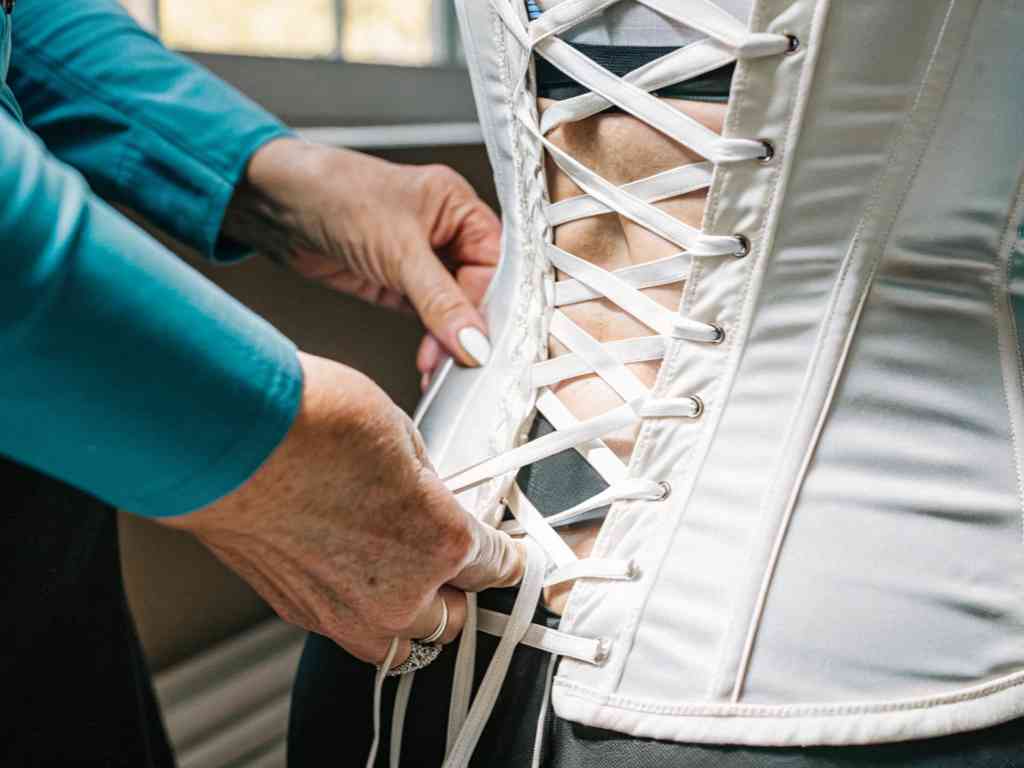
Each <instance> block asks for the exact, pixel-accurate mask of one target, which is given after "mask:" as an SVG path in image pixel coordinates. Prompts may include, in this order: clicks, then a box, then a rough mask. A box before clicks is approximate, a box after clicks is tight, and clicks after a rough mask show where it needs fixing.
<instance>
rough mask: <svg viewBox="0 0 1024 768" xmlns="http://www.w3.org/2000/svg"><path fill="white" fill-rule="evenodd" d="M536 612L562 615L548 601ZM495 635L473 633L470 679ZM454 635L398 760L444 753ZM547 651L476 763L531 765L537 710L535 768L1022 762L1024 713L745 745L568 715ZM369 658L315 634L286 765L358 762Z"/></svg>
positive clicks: (412, 703) (383, 759)
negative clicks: (855, 740) (793, 743)
mask: <svg viewBox="0 0 1024 768" xmlns="http://www.w3.org/2000/svg"><path fill="white" fill-rule="evenodd" d="M513 600H514V590H491V591H489V592H485V593H482V594H481V595H480V603H481V605H482V606H483V605H486V607H488V608H490V609H492V610H500V611H502V612H504V613H509V612H510V611H511V603H512V601H513ZM534 621H536V622H537V623H541V624H544V623H546V624H548V625H549V626H550V625H552V624H553V623H554V624H557V621H552V616H551V615H550V613H548V612H547V611H546V610H545V609H544V608H543V607H539V608H538V610H537V614H536V616H535V617H534ZM496 647H497V638H493V637H490V636H489V635H484V634H480V635H478V640H477V664H476V682H477V684H479V682H480V680H481V678H482V677H483V674H484V672H485V671H486V669H487V663H488V662H489V661H490V658H491V656H492V654H493V653H494V650H495V648H496ZM455 651H456V645H451V646H448V647H447V648H445V650H444V652H443V653H442V654H441V656H440V657H439V658H438V659H437V661H435V662H434V663H433V664H431V665H430V666H429V667H427V668H426V669H424V670H422V671H420V672H418V673H417V674H416V681H415V684H414V685H413V689H412V697H411V698H410V700H409V708H408V712H407V714H406V719H405V731H404V738H403V740H402V768H439V766H440V765H441V764H442V762H443V761H444V742H445V733H446V730H447V722H448V701H449V696H450V693H451V680H452V675H453V673H454V662H455ZM549 658H550V657H549V656H548V655H547V654H545V653H542V652H541V651H538V650H535V649H533V648H528V647H526V646H519V647H518V648H517V649H516V652H515V655H514V656H513V660H512V666H511V668H510V669H509V674H508V676H507V677H506V679H505V683H504V685H503V686H502V689H501V692H500V694H499V695H498V700H497V704H496V706H495V707H494V711H493V713H492V714H491V718H490V720H489V721H488V723H487V726H486V728H485V729H484V732H483V735H482V736H481V739H480V743H479V745H478V747H477V749H476V752H475V753H474V755H473V760H472V766H473V768H530V766H531V765H532V760H533V753H534V744H535V742H536V735H537V727H538V722H539V720H540V718H541V717H543V725H542V733H543V736H542V748H541V759H540V765H541V766H542V768H1024V719H1019V720H1013V721H1010V722H1007V723H1003V724H1002V725H997V726H994V727H992V728H986V729H984V730H979V731H971V732H968V733H961V734H957V735H954V736H944V737H941V738H936V739H921V740H917V741H907V742H900V743H894V744H878V745H873V746H853V747H805V748H797V747H787V748H776V747H741V746H714V745H705V744H679V743H676V742H666V741H655V740H653V739H639V738H635V737H633V736H627V735H624V734H621V733H615V732H612V731H605V730H601V729H599V728H590V727H587V726H582V725H578V724H576V723H571V722H569V721H567V720H563V719H561V718H559V717H557V716H556V715H555V713H554V710H553V709H552V708H551V705H550V703H549V704H548V705H547V706H546V707H544V710H543V712H542V709H541V708H542V705H543V704H544V686H545V681H546V674H547V665H548V659H549ZM395 688H396V683H395V682H394V681H393V680H389V681H388V682H387V685H386V686H385V695H384V697H383V709H382V712H381V715H382V717H381V722H382V725H383V727H382V729H381V735H382V743H381V747H380V750H379V751H378V753H377V763H376V766H375V768H387V766H388V754H389V745H390V731H391V712H392V706H393V704H394V696H395ZM372 690H373V668H372V667H371V666H370V665H369V664H364V663H363V662H360V661H358V660H357V659H355V658H353V657H352V656H349V655H348V654H347V653H345V652H344V651H343V650H341V649H340V648H339V647H338V646H337V645H335V644H334V643H332V642H331V641H329V640H327V639H325V638H323V637H320V636H318V635H310V636H309V639H308V641H307V642H306V648H305V651H304V652H303V656H302V662H301V663H300V665H299V676H298V679H297V680H296V683H295V690H294V693H293V696H292V711H291V726H290V728H289V736H288V765H289V768H322V766H324V765H336V766H356V767H357V768H361V766H363V765H364V763H365V761H366V756H367V754H368V751H369V748H370V740H371V737H372V733H373V730H372V729H373V723H372V719H371V717H372V710H371V701H370V696H371V692H372Z"/></svg>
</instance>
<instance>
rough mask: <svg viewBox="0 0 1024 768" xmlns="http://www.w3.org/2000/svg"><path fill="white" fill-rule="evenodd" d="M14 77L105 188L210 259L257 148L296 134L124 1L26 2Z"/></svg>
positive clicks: (16, 18) (227, 249)
mask: <svg viewBox="0 0 1024 768" xmlns="http://www.w3.org/2000/svg"><path fill="white" fill-rule="evenodd" d="M13 35H14V40H13V42H14V45H13V51H14V54H13V57H12V59H11V71H10V74H9V78H8V84H9V85H10V88H11V90H12V91H13V92H14V95H15V97H16V98H17V100H18V101H19V102H20V104H21V108H22V112H23V114H24V119H25V122H26V123H27V124H28V126H29V128H31V129H32V131H33V132H35V133H36V134H37V135H38V136H39V137H40V138H42V140H43V141H44V142H45V144H46V146H47V147H48V148H49V150H50V151H51V152H52V153H53V154H54V155H56V156H57V157H58V158H59V159H61V160H62V161H64V162H65V163H67V164H68V165H70V166H72V167H74V168H76V169H77V170H78V171H80V172H81V173H82V175H83V176H85V178H86V180H87V181H88V182H89V184H90V185H91V186H92V188H93V190H95V191H96V193H97V194H99V195H100V196H101V197H103V198H104V199H106V200H110V201H114V202H117V203H121V204H124V205H126V206H128V207H129V208H131V209H132V210H134V211H136V212H137V213H140V214H142V216H144V217H145V218H146V219H148V220H149V221H151V222H153V223H155V224H157V225H158V226H159V227H160V228H162V229H163V230H164V231H166V232H168V233H170V234H171V235H173V236H174V237H176V238H177V239H179V240H180V241H182V242H184V243H187V244H189V245H191V246H192V247H194V248H196V249H198V250H199V251H200V252H201V253H203V254H205V255H206V256H208V257H211V258H215V259H218V260H221V261H227V260H231V259H234V258H237V257H238V256H240V255H242V254H243V253H244V249H242V248H241V247H239V246H236V245H233V244H231V243H227V242H223V241H221V240H219V233H220V230H221V223H222V221H223V218H224V212H225V210H226V208H227V205H228V203H229V201H230V199H231V195H232V192H233V190H234V188H235V186H236V184H237V182H238V180H239V178H240V177H241V175H242V174H243V172H244V170H245V166H246V163H247V162H248V160H249V158H250V157H251V156H252V153H253V152H254V151H255V150H256V149H258V148H259V147H260V146H261V145H262V144H264V143H265V142H267V141H269V140H270V139H273V138H275V137H279V136H282V135H286V134H287V133H288V131H287V129H286V128H285V127H284V126H283V125H281V123H280V122H278V121H277V120H276V119H274V118H273V117H272V116H270V115H269V114H268V113H267V112H266V111H265V110H263V109H262V108H260V107H258V106H257V105H255V104H254V103H253V102H251V101H250V100H249V99H247V98H246V97H244V96H243V95H242V94H240V93H239V92H238V91H236V90H235V89H234V88H232V87H231V86H229V85H227V84H226V83H224V82H223V81H221V80H219V79H218V78H216V77H214V76H213V75H212V74H210V73H209V72H207V71H206V70H204V69H203V68H202V67H200V66H199V65H197V64H196V63H194V62H192V61H190V60H188V59H186V58H184V57H183V56H180V55H178V54H175V53H172V52H170V51H168V50H167V49H166V48H164V47H163V45H162V44H161V43H160V42H159V41H158V40H156V39H155V38H154V37H153V36H152V35H150V34H149V33H147V32H146V31H144V30H143V29H141V28H140V27H139V26H138V25H137V24H136V23H135V22H134V20H133V19H132V18H131V17H130V16H129V15H128V14H127V13H126V12H125V11H124V10H122V8H121V6H120V5H119V4H118V2H117V0H74V2H59V3H55V2H53V0H18V3H17V5H16V6H15V10H14V15H13Z"/></svg>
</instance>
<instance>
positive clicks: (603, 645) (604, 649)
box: [594, 637, 612, 665]
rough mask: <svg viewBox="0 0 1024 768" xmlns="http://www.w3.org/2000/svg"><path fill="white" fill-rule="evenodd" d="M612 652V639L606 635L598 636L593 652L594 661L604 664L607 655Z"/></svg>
mask: <svg viewBox="0 0 1024 768" xmlns="http://www.w3.org/2000/svg"><path fill="white" fill-rule="evenodd" d="M611 652H612V641H611V640H609V639H608V638H607V637H601V638H598V641H597V650H596V651H595V652H594V663H595V664H597V665H601V664H604V663H605V662H606V661H608V657H609V656H610V655H611Z"/></svg>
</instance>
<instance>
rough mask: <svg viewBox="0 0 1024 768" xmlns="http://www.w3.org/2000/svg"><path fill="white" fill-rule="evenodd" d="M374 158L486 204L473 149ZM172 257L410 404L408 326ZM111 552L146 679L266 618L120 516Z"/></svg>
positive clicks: (413, 329)
mask: <svg viewBox="0 0 1024 768" xmlns="http://www.w3.org/2000/svg"><path fill="white" fill-rule="evenodd" d="M379 154H380V156H382V157H386V158H388V159H391V160H395V161H397V162H408V163H426V162H439V163H445V164H447V165H451V166H452V167H454V168H455V169H456V170H458V171H459V172H460V173H462V174H463V175H465V176H466V177H467V178H469V180H470V181H471V182H472V183H473V184H474V186H475V187H476V188H477V190H479V191H480V192H481V196H482V197H484V199H486V200H488V201H489V202H491V204H492V205H493V204H494V191H493V182H492V180H491V174H490V169H489V167H488V165H487V159H486V155H485V153H484V149H483V147H445V148H442V149H438V150H429V149H417V150H395V151H389V152H387V153H379ZM381 215H385V216H386V215H387V212H386V211H382V212H381ZM175 250H176V251H178V252H179V253H182V254H183V256H184V258H185V259H186V260H187V261H189V263H191V264H193V265H194V266H195V267H196V268H197V269H199V271H201V272H202V273H203V274H205V275H206V276H208V277H209V278H210V279H212V280H213V281H214V282H216V283H217V284H218V285H220V286H221V287H222V288H224V289H225V290H226V291H228V292H229V293H231V294H232V295H233V296H235V297H236V298H238V299H239V300H240V301H242V302H243V303H245V304H247V305H248V306H250V307H252V308H253V309H254V310H255V311H256V312H258V313H259V314H261V315H263V316H264V317H266V318H267V319H268V320H270V322H272V323H273V324H274V325H275V326H277V327H278V328H279V329H280V330H281V331H282V332H283V333H284V334H286V335H287V336H289V337H290V338H291V339H293V340H294V341H295V343H296V344H297V345H298V346H299V347H300V348H301V349H303V350H304V351H307V352H310V353H312V354H316V355H321V356H324V357H329V358H332V359H334V360H338V361H340V362H342V363H345V364H346V365H350V366H352V367H354V368H357V369H359V370H361V371H363V372H364V373H366V374H367V375H369V376H370V377H372V378H373V379H374V380H375V381H377V382H378V383H379V384H380V385H381V386H382V387H383V388H384V389H385V390H386V391H387V392H388V393H389V394H390V395H391V397H392V398H394V400H395V401H396V402H397V403H398V404H399V405H400V406H402V407H403V408H405V409H406V410H408V411H411V410H412V409H413V408H414V407H415V405H416V400H417V398H418V397H419V387H418V375H417V373H416V369H415V354H416V347H417V345H418V344H419V340H420V337H421V336H422V329H421V327H420V325H419V323H418V322H416V320H414V319H413V318H411V317H407V316H403V315H399V314H396V313H393V312H388V311H385V310H381V309H377V308H374V307H370V306H368V305H366V304H363V303H361V302H359V301H357V300H354V299H351V298H349V297H347V296H341V295H339V294H337V293H334V292H332V291H330V290H328V289H326V288H323V287H321V286H317V285H313V284H310V283H308V282H306V281H304V280H302V279H301V278H298V277H296V276H295V275H293V274H292V273H291V272H289V271H288V270H287V269H284V268H282V267H279V266H277V265H276V264H273V263H271V262H270V261H269V260H268V259H266V258H263V257H260V256H258V255H257V256H254V257H253V258H251V259H249V260H248V261H247V262H245V263H243V264H240V265H236V266H233V267H213V266H211V265H209V264H207V263H205V262H203V261H201V260H199V259H198V258H197V257H195V256H194V255H192V254H189V253H188V252H187V250H186V249H183V248H181V247H180V246H178V247H175ZM121 552H122V561H123V570H124V575H125V583H126V588H127V591H128V598H129V602H130V604H131V606H132V610H133V613H134V615H135V619H136V623H137V624H138V628H139V633H140V635H141V637H142V642H143V645H144V646H145V648H146V652H147V655H148V657H149V660H150V664H151V666H152V667H153V668H154V670H159V669H162V668H164V667H166V666H168V665H170V664H174V663H175V662H177V661H180V660H182V659H185V658H188V657H189V656H192V655H194V654H195V653H197V652H199V651H201V650H203V649H204V648H207V647H209V646H210V645H211V644H213V643H216V642H219V641H221V640H223V639H225V638H227V637H230V636H232V635H234V634H236V633H237V632H239V631H241V630H242V629H245V628H247V627H250V626H252V625H253V624H254V623H255V622H257V621H259V620H261V619H263V618H265V617H266V616H268V615H269V609H268V608H267V606H266V605H265V604H264V603H263V601H262V600H260V598H259V597H258V596H257V595H256V594H255V593H254V592H253V591H252V590H250V589H249V587H248V586H247V585H246V584H245V583H244V582H242V581H241V580H240V579H239V578H237V577H236V576H234V575H233V574H232V573H231V572H229V571H228V570H227V569H226V568H224V567H223V566H221V565H220V563H219V562H218V561H217V560H216V559H215V558H214V557H213V556H212V555H210V554H209V553H208V552H207V551H206V550H205V549H203V548H202V547H201V546H200V545H199V544H198V543H196V542H195V541H194V540H192V539H191V537H189V536H187V535H185V534H182V533H179V532H175V531H171V530H168V529H165V528H162V527H159V526H157V525H155V524H153V523H150V522H148V521H146V520H142V519H139V518H136V517H133V516H131V515H126V514H122V515H121Z"/></svg>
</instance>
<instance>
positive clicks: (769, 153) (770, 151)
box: [757, 139, 775, 163]
mask: <svg viewBox="0 0 1024 768" xmlns="http://www.w3.org/2000/svg"><path fill="white" fill-rule="evenodd" d="M759 141H760V142H761V146H762V147H764V152H762V153H761V155H760V156H759V157H758V158H757V159H758V160H760V161H761V162H762V163H770V162H771V161H772V160H774V159H775V145H774V144H772V143H771V142H770V141H768V140H767V139H759Z"/></svg>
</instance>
